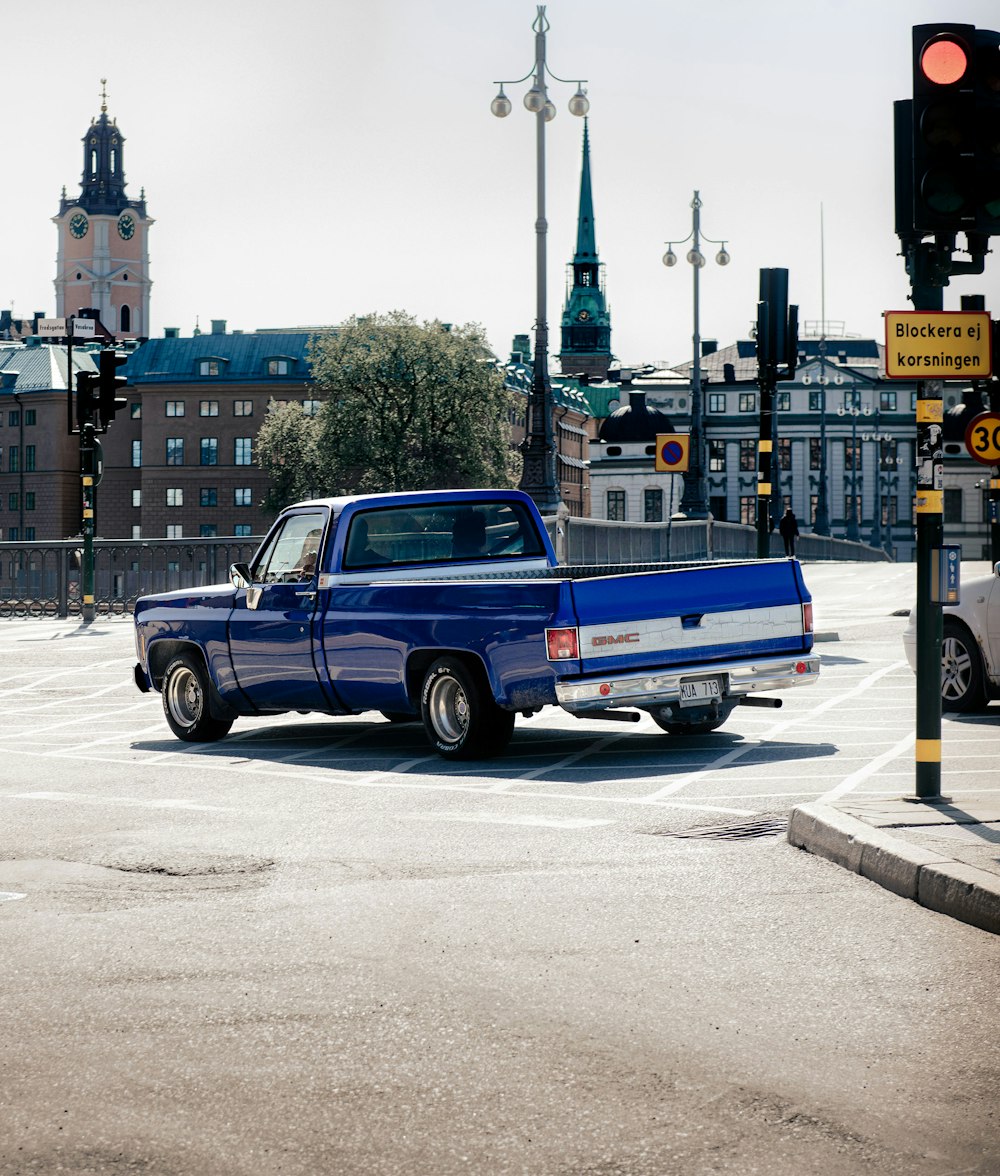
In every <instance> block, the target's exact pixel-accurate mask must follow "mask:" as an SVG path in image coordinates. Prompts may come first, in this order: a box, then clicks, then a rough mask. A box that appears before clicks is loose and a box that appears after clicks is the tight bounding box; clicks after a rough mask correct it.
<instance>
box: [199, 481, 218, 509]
mask: <svg viewBox="0 0 1000 1176" xmlns="http://www.w3.org/2000/svg"><path fill="white" fill-rule="evenodd" d="M198 501H199V504H200V505H201V506H218V505H219V490H218V487H217V486H202V488H201V493H200V494H199V496H198Z"/></svg>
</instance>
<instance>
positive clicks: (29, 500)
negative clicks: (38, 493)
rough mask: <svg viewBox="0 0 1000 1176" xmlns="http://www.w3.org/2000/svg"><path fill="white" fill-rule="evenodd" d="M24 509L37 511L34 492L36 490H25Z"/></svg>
mask: <svg viewBox="0 0 1000 1176" xmlns="http://www.w3.org/2000/svg"><path fill="white" fill-rule="evenodd" d="M24 509H25V510H34V509H35V492H34V490H25V492H24Z"/></svg>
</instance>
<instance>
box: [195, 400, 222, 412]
mask: <svg viewBox="0 0 1000 1176" xmlns="http://www.w3.org/2000/svg"><path fill="white" fill-rule="evenodd" d="M198 415H199V416H218V415H219V402H218V400H202V401H201V402H200V403H199V405H198Z"/></svg>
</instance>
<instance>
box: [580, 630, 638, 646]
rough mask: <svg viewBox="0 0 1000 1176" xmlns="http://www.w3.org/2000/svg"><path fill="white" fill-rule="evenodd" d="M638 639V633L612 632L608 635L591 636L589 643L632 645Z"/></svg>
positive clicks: (598, 644)
mask: <svg viewBox="0 0 1000 1176" xmlns="http://www.w3.org/2000/svg"><path fill="white" fill-rule="evenodd" d="M638 640H639V634H638V633H614V634H612V635H611V636H608V637H592V638H591V640H590V644H591V645H596V646H600V645H632V644H634V643H635V642H636V641H638Z"/></svg>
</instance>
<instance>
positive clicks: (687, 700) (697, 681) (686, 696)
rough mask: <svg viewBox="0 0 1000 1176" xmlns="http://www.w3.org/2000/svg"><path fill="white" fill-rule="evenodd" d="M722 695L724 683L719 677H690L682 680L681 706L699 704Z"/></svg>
mask: <svg viewBox="0 0 1000 1176" xmlns="http://www.w3.org/2000/svg"><path fill="white" fill-rule="evenodd" d="M721 697H722V683H721V682H720V680H719V679H718V678H690V679H688V681H686V682H684V681H682V682H681V698H680V703H681V706H698V705H700V704H701V703H704V702H712V700H713V699H717V698H721Z"/></svg>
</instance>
